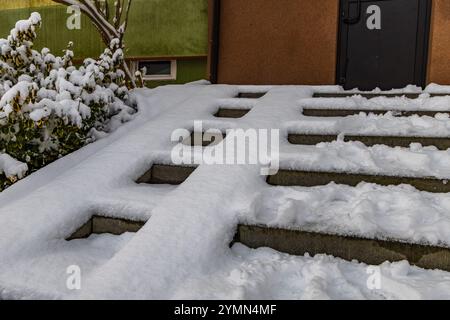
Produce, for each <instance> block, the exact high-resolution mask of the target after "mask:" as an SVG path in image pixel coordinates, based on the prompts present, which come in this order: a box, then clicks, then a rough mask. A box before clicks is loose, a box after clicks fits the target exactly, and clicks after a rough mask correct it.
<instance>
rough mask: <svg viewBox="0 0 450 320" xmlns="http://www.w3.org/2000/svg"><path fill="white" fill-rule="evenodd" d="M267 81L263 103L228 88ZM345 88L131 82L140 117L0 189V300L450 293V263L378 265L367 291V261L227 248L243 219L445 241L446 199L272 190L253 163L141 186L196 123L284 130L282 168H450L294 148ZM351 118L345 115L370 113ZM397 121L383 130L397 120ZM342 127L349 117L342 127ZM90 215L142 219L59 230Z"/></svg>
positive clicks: (419, 152)
mask: <svg viewBox="0 0 450 320" xmlns="http://www.w3.org/2000/svg"><path fill="white" fill-rule="evenodd" d="M407 89H408V88H407ZM409 89H411V90H412V89H414V91H417V90H418V89H417V88H409ZM267 90H268V93H267V94H266V95H265V96H264V97H262V98H261V99H257V100H250V99H236V98H233V97H235V96H236V95H237V94H238V93H239V92H253V91H267ZM339 90H340V89H339V88H338V87H330V86H326V87H306V86H280V87H277V86H274V87H240V86H225V85H216V86H212V85H204V84H202V83H198V84H190V85H184V86H166V87H159V88H157V89H154V90H149V89H140V90H136V91H135V93H134V94H135V96H136V98H137V101H138V105H139V110H140V111H139V113H138V115H137V116H136V118H135V119H134V120H133V121H131V122H129V123H127V124H125V125H123V126H122V127H120V128H119V129H118V130H116V131H115V132H113V133H112V134H111V135H109V136H107V137H105V138H103V139H101V140H99V141H97V142H95V143H93V144H91V145H88V146H86V147H85V148H82V149H81V150H79V151H77V152H75V153H73V154H71V155H69V156H67V157H64V158H63V159H60V160H58V161H56V162H55V163H52V164H51V165H49V166H47V167H45V168H43V169H41V170H39V171H38V172H36V173H34V174H32V175H30V176H29V177H27V178H25V179H24V180H22V181H20V182H18V183H17V184H15V185H13V186H12V187H10V188H8V189H7V190H5V191H4V192H2V193H0V298H4V299H12V298H19V299H24V298H25V299H26V298H61V299H64V298H90V299H104V298H113V299H114V298H128V299H133V298H137V299H175V298H179V299H184V298H192V299H202V298H223V299H228V298H229V299H266V298H276V299H278V298H283V299H298V298H304V299H312V298H332V299H341V298H351V299H365V298H366V299H380V298H389V299H406V298H424V299H429V298H450V273H446V272H443V271H430V270H423V269H419V268H416V267H410V266H409V265H408V264H407V263H406V262H398V263H385V264H383V265H382V266H381V268H380V270H381V288H380V289H376V290H370V289H369V288H368V286H367V281H368V276H369V275H368V273H367V270H368V266H366V265H364V264H359V263H357V262H346V261H343V260H340V259H336V258H333V257H329V256H316V257H314V258H313V257H309V256H305V257H295V256H289V255H285V254H280V253H277V252H274V251H272V250H270V249H264V248H261V249H258V250H251V249H248V248H246V247H244V246H243V245H241V244H235V245H234V246H233V248H231V249H230V248H229V244H230V242H231V241H232V239H233V236H234V232H235V229H236V226H237V224H238V223H240V222H248V221H252V222H263V223H268V224H272V225H277V226H280V225H281V226H285V227H290V228H307V229H308V228H309V229H312V230H319V231H327V232H337V233H340V234H357V235H362V236H367V237H379V238H392V237H393V238H397V239H401V240H404V241H411V242H427V243H433V244H439V245H448V244H449V243H450V240H449V230H450V228H449V223H450V214H449V213H448V209H449V208H450V196H447V195H437V194H429V193H425V192H419V191H417V190H415V189H413V188H412V187H408V186H399V187H380V186H374V185H370V184H361V185H359V186H357V187H355V188H352V187H345V186H337V185H334V184H331V185H329V186H324V187H317V188H310V189H306V188H299V187H292V188H281V187H272V186H269V185H268V184H266V182H265V177H263V176H261V175H260V168H259V166H258V165H201V166H199V167H198V168H197V170H195V172H194V173H193V174H192V175H191V176H190V177H189V178H188V179H187V180H186V182H185V183H183V184H182V185H180V186H177V187H174V186H164V185H163V186H154V185H137V184H136V183H135V182H134V181H135V180H136V179H137V178H139V177H140V176H141V175H142V174H143V173H145V172H146V171H147V170H148V169H149V168H150V167H151V165H152V164H153V163H170V162H171V159H170V155H171V150H172V148H173V147H174V146H175V145H176V144H177V143H174V142H171V140H170V137H171V134H172V132H173V130H175V129H177V128H186V129H192V127H193V125H194V120H202V121H204V126H205V127H211V128H218V129H222V130H224V129H227V128H243V129H247V128H268V129H271V128H272V129H278V128H279V129H281V141H280V148H281V153H280V160H281V162H280V163H281V166H282V167H283V168H287V167H289V168H308V169H314V168H318V169H327V170H342V171H352V172H378V173H380V172H383V173H387V174H389V173H391V174H399V173H400V174H402V175H411V176H432V177H437V178H450V166H449V165H448V164H449V163H450V153H449V151H439V150H437V149H436V148H433V147H427V148H422V147H421V146H419V145H413V146H411V147H410V148H389V147H385V146H374V147H371V148H369V147H366V146H364V145H362V144H361V143H358V142H342V141H338V142H333V143H331V144H320V145H317V146H292V145H289V144H288V142H287V139H286V136H287V133H288V131H289V132H291V129H292V126H293V125H294V126H297V127H298V128H300V129H301V128H303V124H302V123H306V122H308V121H311V122H314V125H311V126H310V127H311V128H316V129H317V130H318V131H320V128H327V126H329V124H328V123H329V121H339V120H336V119H331V120H330V119H319V118H313V119H306V117H303V116H302V115H301V112H300V111H301V107H302V101H304V99H308V98H311V97H312V95H313V93H314V91H336V92H337V91H339ZM430 90H439V91H440V92H442V91H445V90H447V92H450V88H446V87H437V86H432V87H430V88H429V90H427V91H430ZM421 99H425V100H426V105H427V108H428V109H430V110H440V111H445V110H441V109H439V108H441V107H442V104H441V103H440V102H439V101H440V100H438V99H434V98H429V97H425V96H422V97H421ZM433 99H434V100H433ZM433 101H435V102H436V101H437V102H436V103H435V102H433ZM411 103H416V102H414V101H411ZM219 106H224V107H231V108H251V109H252V110H251V112H250V113H248V114H247V115H246V116H245V117H243V118H241V119H220V118H214V117H213V114H214V113H216V111H217V110H218V108H219ZM357 117H360V118H356V119H353V120H352V121H350V123H351V124H354V123H356V122H357V121H359V120H361V121H364V119H365V118H364V117H362V116H357ZM372 117H373V119H374V121H376V119H377V118H376V117H377V116H372ZM378 117H386V116H378ZM297 121H298V123H296V122H297ZM343 121H345V120H343ZM414 121H416V123H418V122H420V121H423V122H425V123H427V125H428V124H429V122H433V121H434V122H436V121H441V122H442V126H437V127H436V128H437V130H436V134H438V135H440V134H441V133H444V131H445V132H446V130H447V124H446V123H445V120H444V119H443V118H441V116H438V118H437V119H435V118H429V117H422V118H419V119H415V120H414ZM447 121H448V120H447ZM434 122H433V123H434ZM388 123H389V122H388ZM392 123H393V124H392V126H389V128H388V129H392V130H394V129H396V128H398V123H396V122H392ZM409 124H410V125H411V127H413V128H417V127H418V126H417V125H414V124H411V123H409ZM405 126H406V125H405ZM305 127H306V126H305ZM341 128H342V129H346V128H347V127H346V126H345V125H343V124H342V123H341ZM427 128H428V129H427V132H430V130H433V128H435V127H434V126H433V124H432V125H431V126H429V127H427ZM388 129H386V130H387V131H389V130H388ZM402 132H403V133H406V131H402ZM93 214H100V215H107V216H112V217H119V218H126V219H132V220H148V223H147V224H146V225H145V226H144V227H143V228H142V229H141V230H140V231H139V232H137V233H136V234H124V235H122V236H118V237H115V236H111V235H99V236H91V237H90V238H89V239H84V240H74V241H70V242H68V241H66V240H64V239H65V238H67V237H68V236H70V235H71V234H72V233H73V232H74V231H76V230H77V229H78V228H79V227H80V226H82V225H83V224H84V223H85V222H86V221H88V220H89V218H90V217H91V216H92V215H93ZM71 265H78V266H80V268H81V271H82V286H81V290H73V291H71V290H69V289H68V288H67V287H66V280H67V278H68V274H67V272H66V271H67V268H68V267H69V266H71Z"/></svg>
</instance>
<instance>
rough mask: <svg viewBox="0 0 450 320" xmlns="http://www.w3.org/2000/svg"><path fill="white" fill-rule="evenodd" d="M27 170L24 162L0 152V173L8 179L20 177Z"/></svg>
mask: <svg viewBox="0 0 450 320" xmlns="http://www.w3.org/2000/svg"><path fill="white" fill-rule="evenodd" d="M27 171H28V166H27V164H26V163H22V162H20V161H17V160H16V159H14V158H12V157H10V156H9V155H7V154H4V153H0V174H2V173H3V174H4V175H5V176H6V177H7V178H8V179H14V178H18V179H22V178H23V177H24V175H25V173H26V172H27Z"/></svg>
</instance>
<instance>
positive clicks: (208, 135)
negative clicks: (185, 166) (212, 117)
mask: <svg viewBox="0 0 450 320" xmlns="http://www.w3.org/2000/svg"><path fill="white" fill-rule="evenodd" d="M225 137H226V135H225V133H219V132H217V133H214V132H193V133H192V134H191V135H190V136H189V137H187V138H186V139H184V140H183V144H184V145H186V146H192V147H194V146H202V147H207V146H214V145H217V144H219V143H220V142H221V141H223V139H225Z"/></svg>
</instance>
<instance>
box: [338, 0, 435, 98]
mask: <svg viewBox="0 0 450 320" xmlns="http://www.w3.org/2000/svg"><path fill="white" fill-rule="evenodd" d="M430 11H431V0H361V1H360V0H341V3H340V29H339V31H340V32H339V49H338V50H339V51H338V68H337V82H338V83H339V84H341V85H343V86H344V87H345V88H346V89H352V88H356V87H358V88H359V89H361V90H371V89H374V88H376V87H379V88H381V89H385V90H387V89H392V88H401V87H404V86H406V85H408V84H415V85H418V86H424V85H425V81H426V65H427V55H428V36H429V25H430V22H429V21H430Z"/></svg>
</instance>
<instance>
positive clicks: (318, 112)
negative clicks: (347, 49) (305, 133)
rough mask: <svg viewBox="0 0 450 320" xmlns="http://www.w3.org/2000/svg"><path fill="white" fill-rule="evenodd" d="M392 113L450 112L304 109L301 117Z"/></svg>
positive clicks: (422, 114)
mask: <svg viewBox="0 0 450 320" xmlns="http://www.w3.org/2000/svg"><path fill="white" fill-rule="evenodd" d="M389 111H390V112H392V113H393V115H394V116H396V117H410V116H413V115H417V116H420V117H422V116H428V117H432V118H434V117H435V116H436V114H438V113H450V111H421V110H420V111H419V110H417V111H400V110H363V109H353V110H351V109H313V108H304V109H303V113H302V114H303V115H304V116H306V117H322V118H324V117H325V118H332V117H348V116H353V115H358V114H360V113H361V112H363V113H366V114H375V115H383V114H386V113H388V112H389Z"/></svg>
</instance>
